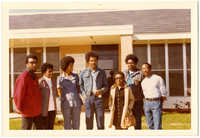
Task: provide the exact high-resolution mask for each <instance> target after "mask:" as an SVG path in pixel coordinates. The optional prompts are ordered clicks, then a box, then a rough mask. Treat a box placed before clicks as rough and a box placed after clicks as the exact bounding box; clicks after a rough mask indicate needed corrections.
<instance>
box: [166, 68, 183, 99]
mask: <svg viewBox="0 0 200 138" xmlns="http://www.w3.org/2000/svg"><path fill="white" fill-rule="evenodd" d="M169 89H170V96H184V85H183V71H169Z"/></svg>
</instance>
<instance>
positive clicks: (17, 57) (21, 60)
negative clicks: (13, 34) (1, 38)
mask: <svg viewBox="0 0 200 138" xmlns="http://www.w3.org/2000/svg"><path fill="white" fill-rule="evenodd" d="M25 60H26V48H14V72H15V73H21V72H23V71H24V69H25V67H26V66H25Z"/></svg>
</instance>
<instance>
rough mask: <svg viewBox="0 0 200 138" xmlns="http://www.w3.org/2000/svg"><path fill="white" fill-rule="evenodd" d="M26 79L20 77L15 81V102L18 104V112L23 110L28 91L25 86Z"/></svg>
mask: <svg viewBox="0 0 200 138" xmlns="http://www.w3.org/2000/svg"><path fill="white" fill-rule="evenodd" d="M25 85H26V84H25V80H24V79H19V80H17V81H16V83H15V87H14V102H15V105H16V108H17V110H18V112H21V111H23V101H24V97H25V93H26V88H25Z"/></svg>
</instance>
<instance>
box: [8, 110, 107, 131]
mask: <svg viewBox="0 0 200 138" xmlns="http://www.w3.org/2000/svg"><path fill="white" fill-rule="evenodd" d="M56 117H57V118H59V119H62V120H63V116H62V113H61V112H58V113H57V115H56ZM104 117H105V122H104V123H105V128H108V120H109V112H105V113H104ZM9 118H10V119H17V118H21V115H20V114H17V113H10V114H9ZM96 126H97V125H96V118H95V116H94V130H97V128H96ZM80 130H86V125H85V112H81V117H80Z"/></svg>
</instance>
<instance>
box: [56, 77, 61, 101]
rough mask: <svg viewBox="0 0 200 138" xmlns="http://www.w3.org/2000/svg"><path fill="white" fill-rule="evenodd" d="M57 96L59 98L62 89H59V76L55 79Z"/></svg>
mask: <svg viewBox="0 0 200 138" xmlns="http://www.w3.org/2000/svg"><path fill="white" fill-rule="evenodd" d="M57 92H58V93H57V94H58V96H59V97H61V94H62V89H61V87H60V76H58V77H57Z"/></svg>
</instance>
